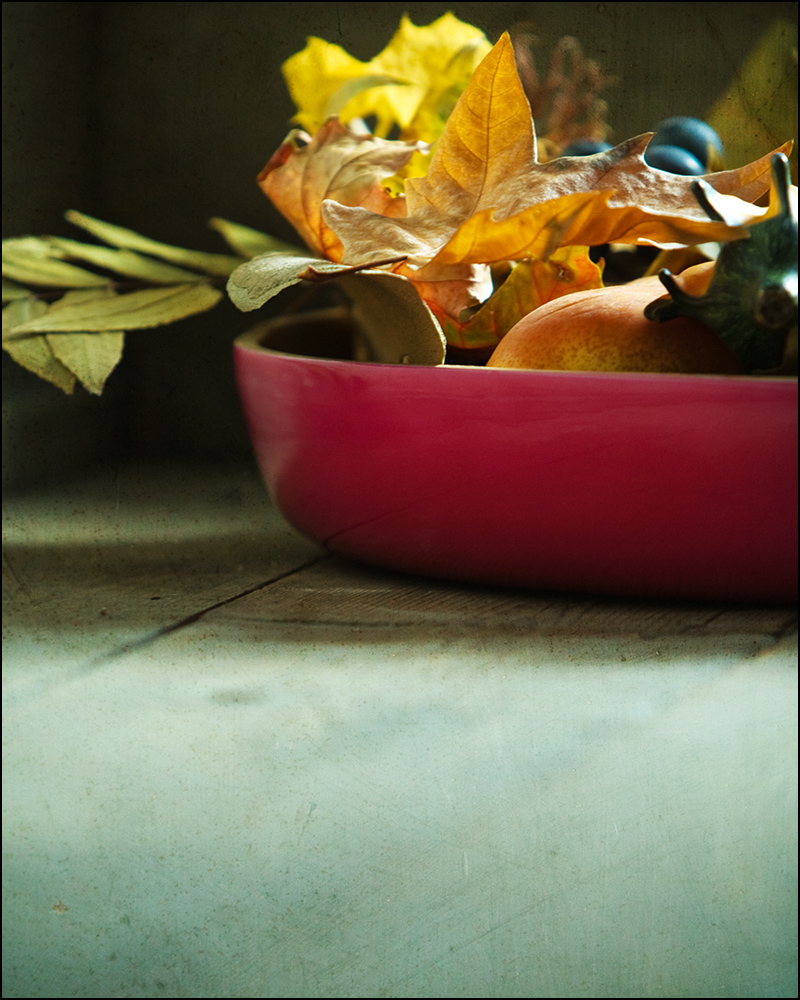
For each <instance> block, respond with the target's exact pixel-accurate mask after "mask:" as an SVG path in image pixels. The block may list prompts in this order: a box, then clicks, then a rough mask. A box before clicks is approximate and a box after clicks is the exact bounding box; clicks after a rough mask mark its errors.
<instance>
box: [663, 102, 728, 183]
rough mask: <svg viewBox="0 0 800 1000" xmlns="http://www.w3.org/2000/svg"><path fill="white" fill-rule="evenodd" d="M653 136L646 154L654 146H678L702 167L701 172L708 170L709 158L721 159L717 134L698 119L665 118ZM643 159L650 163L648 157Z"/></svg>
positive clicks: (686, 117)
mask: <svg viewBox="0 0 800 1000" xmlns="http://www.w3.org/2000/svg"><path fill="white" fill-rule="evenodd" d="M655 133H656V134H655V135H654V136H653V138H652V139H651V141H650V146H649V147H648V153H649V152H650V150H651V149H653V148H654V147H655V146H679V147H680V148H681V149H685V150H686V151H687V152H689V153H691V154H692V156H694V157H695V159H697V160H699V161H700V163H701V165H702V166H703V168H704V169H703V172H704V173H705V170H706V169H707V168H708V164H709V158H710V156H711V154H712V152H713V153H716V158H717V159H720V160H721V159H722V154H723V148H722V141H721V139H720V137H719V136H718V135H717V133H716V132H715V131H714V129H713V128H711V126H710V125H707V124H706V123H705V122H704V121H701V120H700V119H699V118H690V117H688V116H686V115H678V116H677V117H675V118H665V119H664V121H662V122H659V123H658V125H656V127H655ZM645 159H646V160H647V161H648V163H649V162H650V158H649V156H645Z"/></svg>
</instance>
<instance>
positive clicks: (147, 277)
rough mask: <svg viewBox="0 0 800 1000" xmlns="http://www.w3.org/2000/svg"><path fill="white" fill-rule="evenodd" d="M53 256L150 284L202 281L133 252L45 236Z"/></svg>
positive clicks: (195, 274)
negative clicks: (102, 268) (82, 261)
mask: <svg viewBox="0 0 800 1000" xmlns="http://www.w3.org/2000/svg"><path fill="white" fill-rule="evenodd" d="M49 243H50V245H51V247H52V250H53V255H54V256H58V257H71V258H73V259H77V260H84V261H86V263H87V264H94V265H95V266H97V267H104V268H106V269H107V270H109V271H115V272H116V273H117V274H121V275H124V276H125V277H126V278H137V279H138V280H140V281H147V282H150V283H152V284H154V285H175V284H178V283H180V282H187V281H204V280H206V279H205V277H204V276H203V275H200V274H197V273H196V272H194V271H187V270H186V269H185V268H182V267H175V266H174V264H167V263H166V262H165V261H163V260H154V259H153V258H152V257H144V256H142V254H139V253H135V252H134V251H133V250H115V249H112V248H111V247H101V246H97V245H95V244H93V243H81V242H79V241H78V240H67V239H62V238H61V237H57V236H52V237H49Z"/></svg>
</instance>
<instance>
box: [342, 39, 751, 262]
mask: <svg viewBox="0 0 800 1000" xmlns="http://www.w3.org/2000/svg"><path fill="white" fill-rule="evenodd" d="M650 138H651V134H646V135H643V136H637V137H635V138H633V139H629V140H628V141H627V142H624V143H621V144H620V145H618V146H616V147H615V148H614V149H611V150H608V151H607V152H604V153H597V154H595V155H593V156H584V157H561V158H559V159H555V160H551V161H549V162H548V163H543V164H539V163H537V162H536V159H535V137H534V130H533V123H532V121H531V117H530V109H529V107H528V103H527V101H526V99H525V95H524V93H523V91H522V86H521V84H520V81H519V77H518V75H517V71H516V67H515V64H514V55H513V48H512V45H511V42H510V40H509V38H508V36H507V35H504V36H503V37H502V38H501V39H500V41H499V42H498V43H497V44H496V45H495V47H494V48H493V49H492V51H491V52H490V53H489V55H488V56H487V57H486V58H485V59H484V60H483V62H482V63H481V65H480V66H479V68H478V70H477V71H476V73H475V75H474V76H473V78H472V80H471V82H470V84H469V86H468V87H467V89H466V90H465V91H464V93H463V94H462V96H461V98H460V100H459V102H458V104H457V106H456V108H455V110H454V111H453V114H452V115H451V116H450V118H449V120H448V123H447V126H446V128H445V131H444V133H443V134H442V136H441V138H440V140H439V143H438V145H437V147H436V152H435V155H434V158H433V161H432V163H431V168H430V171H429V172H428V174H427V175H426V176H425V177H423V178H411V179H410V180H408V181H407V183H406V205H405V207H406V210H407V214H406V215H405V216H404V217H400V218H397V217H391V218H389V217H386V216H385V215H381V214H377V213H375V212H372V211H369V210H368V209H366V208H364V207H351V206H346V205H342V204H337V202H336V201H333V200H329V201H326V202H325V204H324V205H323V209H322V215H323V219H324V221H325V222H326V223H327V224H328V226H329V227H330V228H331V229H332V230H333V231H334V232H335V233H336V235H337V236H338V237H339V238H340V239H341V241H342V244H343V247H344V254H343V256H342V259H343V260H344V261H346V262H348V263H354V264H355V263H359V262H361V261H364V260H369V259H371V258H373V257H378V256H381V257H385V256H389V255H391V254H394V253H402V254H407V255H408V257H409V265H410V266H417V267H422V266H424V265H425V264H428V263H429V262H431V261H433V262H434V263H435V264H439V265H452V264H457V263H489V262H492V261H499V260H508V259H522V258H526V257H538V258H541V259H546V258H547V257H548V256H549V255H551V254H552V253H553V252H554V251H555V250H556V249H557V248H558V247H559V246H569V245H581V246H587V245H596V244H602V243H607V242H616V243H634V244H635V243H644V244H654V245H656V246H664V247H669V246H677V245H685V244H690V243H698V242H711V241H720V240H728V239H732V238H735V237H741V236H742V235H743V232H742V230H741V229H739V228H732V227H729V226H726V225H724V224H723V223H720V222H711V221H710V220H709V219H708V218H707V217H706V215H705V213H704V212H703V210H702V209H701V208H700V206H699V205H698V203H697V201H696V199H695V197H694V195H693V193H692V182H693V180H694V178H691V177H683V176H681V175H677V174H668V173H666V172H664V171H660V170H655V169H654V168H652V167H650V166H648V164H647V163H645V160H644V156H643V154H644V151H645V149H646V147H647V143H648V142H649V139H650ZM770 155H771V154H770ZM769 159H770V157H769V155H768V156H765V157H763V158H762V159H761V160H759V161H757V162H756V163H753V164H749V165H747V166H746V167H743V168H739V169H738V170H732V171H725V172H722V173H718V174H708V175H706V177H705V180H706V181H707V182H708V183H709V184H711V186H712V187H713V188H714V189H715V190H716V191H717V192H718V193H719V200H720V201H721V202H722V203H724V202H725V200H726V198H727V197H730V196H737V197H736V198H734V199H733V201H732V204H731V208H732V212H733V214H734V215H738V216H739V217H741V215H742V207H741V202H740V201H739V198H746V199H752V198H755V197H758V196H760V195H761V194H763V193H765V192H766V191H767V190H768V189H769ZM723 214H724V213H723ZM745 214H747V215H748V216H749V219H755V218H758V217H759V216H760V215H761V214H763V212H762V210H760V209H757V208H754V207H752V206H751V207H750V209H749V211H747V212H746V213H745Z"/></svg>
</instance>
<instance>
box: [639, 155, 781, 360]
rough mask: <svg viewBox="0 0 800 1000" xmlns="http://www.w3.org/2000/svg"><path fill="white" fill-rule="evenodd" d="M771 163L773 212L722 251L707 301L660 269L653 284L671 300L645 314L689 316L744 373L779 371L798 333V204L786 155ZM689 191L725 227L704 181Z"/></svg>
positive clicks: (659, 318)
mask: <svg viewBox="0 0 800 1000" xmlns="http://www.w3.org/2000/svg"><path fill="white" fill-rule="evenodd" d="M771 165H772V182H773V185H774V190H775V193H776V194H777V197H778V204H779V206H780V211H779V212H778V214H777V215H774V216H773V217H772V218H770V219H766V220H764V221H763V222H756V223H753V224H752V225H751V226H749V227H748V232H749V237H748V238H747V239H742V240H733V241H732V242H730V243H725V244H724V245H723V246H722V248H721V250H720V253H719V257H718V258H717V262H716V264H715V266H714V276H713V277H712V279H711V284H710V285H709V287H708V290H707V291H706V293H705V295H700V296H695V295H687V294H686V293H685V292H683V291H681V289H680V288H679V286H678V284H677V282H676V281H675V278H674V276H673V275H672V274H671V273H670V272H669V271H668V270H666V269H665V270H663V271H661V272H659V278H660V279H661V283H662V284H663V285H664V287H665V288H666V290H667V291H668V292H669V294H670V296H671V299H664V298H661V299H656V300H655V301H654V302H651V303H650V304H649V305H648V306H647V307H646V309H645V311H644V312H645V316H646V317H647V318H648V319H651V320H657V321H659V322H661V321H665V320H669V319H674V318H675V317H676V316H689V317H691V318H692V319H697V320H699V321H700V322H701V323H705V325H706V326H709V327H711V329H712V330H714V331H715V332H716V333H717V334H718V335H719V337H720V338H721V339H722V340H723V341H724V342H725V344H726V345H727V346H728V347H729V348H730V350H731V351H732V352H733V354H735V355H736V357H737V358H738V359H739V361H740V363H741V365H742V368H743V370H744V371H745V372H748V373H752V372H759V371H770V370H771V369H775V368H779V367H780V366H781V365H782V363H783V361H784V356H785V354H786V352H787V342H788V340H789V335H790V334H791V333H792V331H793V330H796V328H797V239H798V229H797V202H796V199H794V200H793V199H792V193H791V175H790V173H789V161H788V160H787V158H786V156H784V154H783V153H776V154H775V155H774V156H773V157H772V161H771ZM692 190H693V192H694V195H695V197H696V198H697V200H698V202H699V203H700V205H701V206H702V207H703V209H704V210H705V212H706V214H707V215H708V216H709V218H711V219H714V220H715V221H720V222H721V221H724V220H723V219H722V218H721V216H720V215H719V213H718V212H717V211H716V209H715V208H713V206H712V205H711V203H710V201H709V199H708V198H707V197H706V194H705V182H704V181H701V180H698V181H695V183H694V184H693V185H692Z"/></svg>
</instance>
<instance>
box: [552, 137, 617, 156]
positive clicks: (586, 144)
mask: <svg viewBox="0 0 800 1000" xmlns="http://www.w3.org/2000/svg"><path fill="white" fill-rule="evenodd" d="M607 149H611V146H609V144H608V143H607V142H598V141H597V140H596V139H576V140H575V141H574V142H571V143H570V144H569V145H568V146H565V147H564V149H562V150H561V155H562V156H591V155H592V153H605V151H606V150H607Z"/></svg>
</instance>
